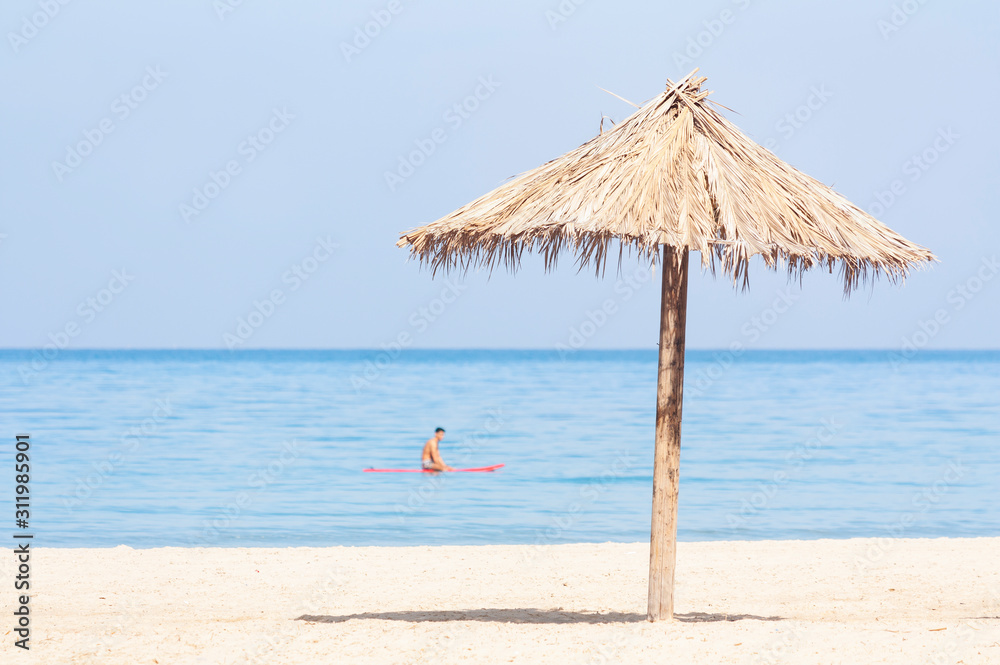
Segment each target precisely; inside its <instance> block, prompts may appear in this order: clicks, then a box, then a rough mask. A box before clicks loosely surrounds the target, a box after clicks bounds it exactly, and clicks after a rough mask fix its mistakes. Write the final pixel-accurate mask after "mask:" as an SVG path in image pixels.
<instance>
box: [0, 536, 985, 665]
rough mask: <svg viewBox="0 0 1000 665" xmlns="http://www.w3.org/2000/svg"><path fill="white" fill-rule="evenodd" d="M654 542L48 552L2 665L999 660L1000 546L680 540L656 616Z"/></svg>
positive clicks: (36, 562) (7, 600)
mask: <svg viewBox="0 0 1000 665" xmlns="http://www.w3.org/2000/svg"><path fill="white" fill-rule="evenodd" d="M647 549H648V548H647V545H646V544H645V543H636V544H621V543H606V544H600V545H592V544H584V545H553V546H544V547H518V546H482V547H400V548H386V547H332V548H294V549H182V548H160V549H151V550H133V549H130V548H127V547H117V548H113V549H52V548H49V549H38V550H37V551H36V552H35V553H34V556H33V559H32V576H33V581H34V588H33V594H32V601H31V607H32V618H33V634H32V642H31V644H32V649H31V652H30V655H28V654H24V652H22V651H21V650H20V649H15V648H14V647H13V644H12V642H13V640H14V637H13V635H12V633H11V632H10V628H11V626H12V622H11V615H10V614H9V609H5V610H4V615H5V616H7V617H8V618H7V619H6V620H5V621H4V624H6V625H5V626H3V627H0V634H4V638H3V639H4V644H3V645H2V646H0V654H5V656H4V657H3V658H2V659H0V660H3V662H5V663H6V662H11V663H13V662H24V663H29V662H30V663H60V664H63V663H105V664H109V665H113V664H117V663H122V664H125V663H129V664H132V663H135V664H138V663H171V664H173V663H182V664H183V663H247V662H257V663H324V664H325V663H338V664H339V663H428V664H430V663H435V664H437V663H452V662H463V663H464V662H468V663H506V662H514V663H560V664H561V663H595V664H597V663H618V662H621V663H664V662H673V663H796V664H808V663H845V664H854V663H874V662H878V663H906V664H907V665H910V664H912V663H964V664H965V665H973V664H978V663H1000V538H975V539H958V538H952V539H932V540H914V539H905V540H904V539H901V540H876V539H856V540H823V541H770V542H715V543H682V544H681V546H680V552H679V562H678V592H677V595H678V602H679V606H678V608H677V611H678V614H679V616H678V618H679V619H680V620H679V621H674V622H670V623H657V624H650V623H648V622H647V621H645V602H646V572H647V571H646V567H647V559H646V557H647ZM0 569H2V576H3V579H4V580H11V579H12V578H13V575H14V567H13V561H12V557H11V556H8V557H4V558H3V563H2V565H0ZM3 586H4V588H8V590H7V591H5V592H4V594H3V602H4V607H5V608H10V607H11V601H12V600H13V598H12V591H10V590H9V587H8V584H7V582H6V581H5V582H4V583H3ZM14 652H17V653H14ZM12 654H13V655H15V656H17V658H16V659H9V658H8V657H9V656H11V655H12ZM24 656H28V657H27V658H25V657H24Z"/></svg>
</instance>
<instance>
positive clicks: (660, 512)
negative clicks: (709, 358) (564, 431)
mask: <svg viewBox="0 0 1000 665" xmlns="http://www.w3.org/2000/svg"><path fill="white" fill-rule="evenodd" d="M662 269H663V293H662V294H661V295H660V298H661V301H660V360H659V372H658V374H657V380H656V448H655V451H654V453H653V522H652V527H651V529H650V535H649V611H648V617H649V620H650V621H659V620H661V619H673V618H674V564H675V563H676V561H677V490H678V486H679V484H680V460H681V406H682V403H683V395H684V330H685V326H686V324H687V283H688V251H687V249H684V248H682V249H679V250H678V249H674V248H673V247H670V246H668V245H664V246H663V265H662Z"/></svg>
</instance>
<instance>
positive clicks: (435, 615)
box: [295, 608, 784, 624]
mask: <svg viewBox="0 0 1000 665" xmlns="http://www.w3.org/2000/svg"><path fill="white" fill-rule="evenodd" d="M674 618H675V619H677V620H678V621H684V622H688V623H698V622H707V621H744V620H751V621H783V620H784V618H783V617H777V616H770V617H762V616H755V615H753V614H722V613H713V614H709V613H706V612H688V613H687V614H676V615H674ZM355 619H358V620H362V619H376V620H380V621H410V622H414V623H423V622H426V621H493V622H497V623H593V624H611V623H640V622H644V621H646V615H645V614H634V613H628V612H607V613H603V614H602V613H600V612H568V611H565V610H539V609H535V608H520V609H481V610H437V611H434V610H412V611H399V612H361V613H358V614H339V615H329V614H303V615H302V616H300V617H296V618H295V620H296V621H307V622H310V623H343V622H345V621H353V620H355Z"/></svg>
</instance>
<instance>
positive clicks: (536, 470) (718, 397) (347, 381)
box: [0, 351, 1000, 547]
mask: <svg viewBox="0 0 1000 665" xmlns="http://www.w3.org/2000/svg"><path fill="white" fill-rule="evenodd" d="M655 391H656V355H655V352H654V353H650V352H630V351H622V352H617V351H608V352H601V351H591V352H584V351H581V352H577V353H575V354H573V355H572V356H570V357H569V358H566V359H561V358H560V356H559V355H558V354H557V353H554V352H545V351H409V352H407V353H405V354H404V355H403V356H402V357H400V358H397V359H392V360H387V359H386V357H385V356H384V355H383V356H379V355H378V354H377V353H376V352H371V351H247V352H236V353H230V352H217V351H63V352H61V353H60V354H59V355H58V356H57V357H56V358H54V359H52V360H49V361H44V360H43V358H42V357H41V356H40V355H39V354H38V353H37V352H34V351H0V422H2V425H3V427H2V433H0V435H2V437H3V439H5V440H6V441H7V442H8V443H7V444H5V445H3V446H2V448H0V495H2V496H6V497H12V496H13V484H14V482H13V481H14V478H13V475H14V470H13V451H14V446H13V441H14V435H15V434H18V433H24V432H27V433H30V434H31V437H32V446H33V447H32V451H33V453H32V465H33V477H32V492H33V497H32V516H31V518H32V520H31V526H32V527H33V530H34V532H35V534H36V536H35V538H36V544H37V545H57V546H112V545H118V544H127V545H131V546H135V547H153V546H162V545H218V546H250V545H253V546H265V545H266V546H301V545H335V544H345V545H389V544H392V545H410V544H444V543H455V544H478V543H536V542H537V543H563V542H592V541H593V542H602V541H609V540H610V541H643V540H646V539H648V537H649V518H650V500H651V499H650V493H651V485H652V444H653V440H652V435H653V409H654V404H655ZM439 425H440V426H442V427H445V428H446V429H447V430H448V433H447V438H446V439H445V441H444V443H443V445H442V452H443V454H444V457H445V460H446V461H448V462H449V463H450V464H452V465H455V466H484V465H489V464H497V463H504V464H506V465H507V466H506V468H504V469H503V470H501V471H500V472H498V473H493V474H451V475H447V476H431V475H429V474H428V475H425V474H371V473H362V469H364V468H367V467H390V468H407V467H408V468H415V467H417V466H418V465H419V459H420V449H421V446H422V444H423V441H424V440H425V439H426V438H427V437H428V436H430V434H431V433H432V432H433V429H434V428H435V427H436V426H439ZM683 442H684V443H683V450H682V458H681V493H680V500H681V505H680V518H679V524H680V527H679V531H680V538H681V539H684V540H718V539H727V540H733V539H782V538H831V537H832V538H845V537H852V536H878V535H896V536H908V537H918V536H987V535H989V536H996V535H1000V511H998V509H997V497H998V490H1000V445H998V444H1000V353H998V352H929V351H922V352H920V353H918V354H917V355H916V356H915V357H914V358H912V359H911V360H908V361H905V362H902V363H900V362H893V361H892V360H891V359H890V356H889V354H888V353H887V352H876V351H870V352H853V351H852V352H848V351H840V352H749V351H748V352H745V353H744V354H743V355H742V356H740V357H738V358H733V357H731V356H728V355H727V354H725V353H722V352H711V351H692V352H689V353H688V359H687V376H686V393H685V402H684V428H683ZM5 505H6V507H5V508H4V507H0V515H2V514H4V511H6V514H7V515H8V517H9V519H10V520H11V524H10V525H9V527H8V528H9V529H13V528H14V526H13V509H14V508H13V501H12V500H9V499H8V501H6V503H5Z"/></svg>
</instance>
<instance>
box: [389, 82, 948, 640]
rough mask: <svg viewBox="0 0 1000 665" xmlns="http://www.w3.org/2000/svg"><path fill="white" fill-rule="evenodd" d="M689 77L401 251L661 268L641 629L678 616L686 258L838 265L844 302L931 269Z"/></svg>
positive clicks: (438, 259) (442, 259)
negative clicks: (644, 623)
mask: <svg viewBox="0 0 1000 665" xmlns="http://www.w3.org/2000/svg"><path fill="white" fill-rule="evenodd" d="M696 73H697V70H695V71H694V72H691V74H688V75H687V76H686V77H684V78H683V79H681V80H680V81H679V82H678V83H673V82H671V81H668V82H667V89H666V91H665V92H663V93H662V94H660V95H659V96H657V97H656V98H654V99H653V100H652V101H650V102H648V103H647V104H646V105H645V106H643V107H642V108H640V109H639V110H638V111H637V112H636V113H635V114H633V115H632V116H631V117H630V118H628V119H627V120H626V121H624V122H622V123H621V124H619V125H618V126H616V127H615V128H614V129H612V130H610V131H605V132H602V133H601V134H600V135H599V136H597V137H595V138H593V139H591V140H590V141H588V142H587V143H584V144H583V145H582V146H580V147H579V148H577V149H576V150H573V151H571V152H569V153H567V154H565V155H563V156H562V157H559V158H558V159H555V160H553V161H551V162H548V163H547V164H543V165H542V166H540V167H538V168H536V169H534V170H532V171H528V172H527V173H524V174H522V175H520V176H518V177H516V178H514V179H512V180H510V181H509V182H507V183H505V184H504V185H502V186H501V187H499V188H497V189H496V190H494V191H492V192H490V193H489V194H486V195H485V196H482V197H480V198H478V199H476V200H475V201H472V202H471V203H469V204H468V205H466V206H464V207H462V208H459V209H458V210H456V211H455V212H453V213H451V214H450V215H447V216H445V217H443V218H441V219H439V220H438V221H436V222H433V223H432V224H428V225H427V226H422V227H420V228H417V229H413V230H412V231H408V232H406V233H404V234H403V235H402V236H401V238H400V240H399V243H398V245H399V246H401V247H409V249H410V252H411V255H412V256H414V257H416V258H418V259H420V261H421V262H422V263H424V264H426V265H429V266H430V267H431V268H432V269H433V271H434V272H437V270H439V269H442V270H452V269H456V268H457V269H461V270H465V269H468V268H470V267H477V266H488V267H493V266H497V265H502V266H507V267H508V268H510V269H511V270H514V269H516V268H517V267H518V265H519V264H520V261H521V257H522V254H523V253H524V252H526V251H527V252H538V253H540V254H541V255H542V256H543V258H544V262H545V267H546V269H549V268H552V267H554V266H555V264H556V260H557V258H558V255H559V253H560V252H561V250H564V249H568V250H571V251H572V252H573V253H575V255H576V257H577V261H578V263H579V265H580V267H581V268H583V267H586V266H590V267H594V268H595V269H596V271H597V272H598V273H599V274H600V273H602V272H603V270H604V267H605V264H606V262H607V259H608V257H609V255H610V254H612V253H613V252H615V249H617V261H618V265H619V267H620V265H621V261H622V258H623V253H624V252H625V251H626V250H627V251H628V252H629V253H630V254H632V253H634V254H636V255H637V256H638V257H639V258H640V259H641V260H649V261H652V262H655V261H656V260H657V259H659V260H660V262H661V271H662V294H661V307H660V342H659V367H658V374H657V395H656V424H655V452H654V464H653V518H652V528H651V533H650V561H649V606H648V608H649V610H648V615H649V619H650V621H656V620H659V619H671V618H673V607H674V595H673V586H674V564H675V559H676V538H677V491H678V485H679V469H680V466H679V462H680V443H681V404H682V389H683V379H684V333H685V323H686V310H687V282H688V254H689V253H690V252H691V251H697V252H699V253H700V256H701V264H702V267H703V268H704V269H710V270H712V272H713V273H714V272H715V271H716V270H721V271H722V272H723V273H725V274H726V275H728V276H729V277H730V278H731V279H732V280H733V283H734V284H735V285H738V286H742V287H746V286H747V285H748V276H747V271H748V267H749V263H750V259H751V258H752V257H754V256H760V257H761V258H762V259H763V261H764V263H765V264H766V265H767V266H768V267H770V268H779V267H784V268H786V269H787V270H788V273H789V275H790V277H795V276H799V275H801V273H802V272H803V271H805V270H807V269H809V268H812V267H814V266H819V267H822V268H826V269H828V270H829V271H830V272H832V271H833V270H834V269H835V268H836V269H838V270H839V272H840V275H841V277H842V279H843V283H844V290H845V293H850V291H851V290H852V289H854V288H855V287H857V286H858V285H859V284H861V283H863V282H865V281H867V280H868V279H872V278H875V277H877V276H878V275H879V274H882V275H884V276H885V277H887V278H889V279H890V280H892V281H897V280H901V279H903V278H904V277H906V275H907V274H908V272H909V269H910V268H911V267H913V266H915V265H922V264H923V262H929V261H933V260H935V258H934V256H933V254H931V253H930V251H928V250H927V249H925V248H923V247H921V246H919V245H916V244H914V243H912V242H910V241H908V240H906V239H905V238H903V237H902V236H901V235H899V234H897V233H895V232H894V231H892V230H891V229H889V228H887V227H886V226H884V225H883V224H881V223H880V222H878V221H877V220H875V219H874V218H872V217H871V216H869V215H868V214H866V213H865V212H864V211H862V210H861V209H860V208H858V207H857V206H855V205H854V204H852V203H851V202H850V201H848V200H847V199H845V198H844V197H843V196H841V195H840V194H838V193H836V192H835V191H833V190H832V189H831V188H829V187H827V186H826V185H824V184H822V183H820V182H819V181H817V180H814V179H813V178H810V177H809V176H807V175H805V174H804V173H801V172H800V171H798V170H796V169H795V168H793V167H791V166H789V165H788V164H786V163H785V162H783V161H781V160H780V159H778V158H777V157H775V156H774V154H772V153H771V152H769V151H768V150H765V149H764V148H762V147H761V146H759V145H757V144H756V143H754V142H753V141H751V140H750V139H749V138H747V137H746V136H745V135H744V134H743V133H742V132H740V131H739V129H737V128H736V126H735V125H733V124H732V123H730V122H729V121H728V120H726V119H725V118H724V117H723V116H722V115H720V114H719V113H718V112H717V111H716V110H715V109H714V108H713V107H712V106H710V105H709V103H708V101H709V100H707V99H706V97H707V96H708V94H709V92H707V91H702V90H701V85H702V83H704V81H705V79H704V78H702V77H696V76H695V74H696Z"/></svg>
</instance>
